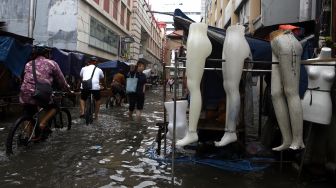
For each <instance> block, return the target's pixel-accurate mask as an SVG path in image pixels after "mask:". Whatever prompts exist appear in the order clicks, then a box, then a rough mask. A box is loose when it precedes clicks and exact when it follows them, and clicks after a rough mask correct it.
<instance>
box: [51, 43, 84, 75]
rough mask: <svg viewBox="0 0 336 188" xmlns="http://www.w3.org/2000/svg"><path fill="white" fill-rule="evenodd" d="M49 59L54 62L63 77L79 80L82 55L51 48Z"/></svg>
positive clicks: (82, 60)
mask: <svg viewBox="0 0 336 188" xmlns="http://www.w3.org/2000/svg"><path fill="white" fill-rule="evenodd" d="M51 59H52V60H54V61H56V63H57V64H58V66H59V67H60V69H61V71H62V73H63V74H64V75H65V76H69V75H70V76H74V77H76V78H79V77H80V76H79V73H80V70H81V68H82V67H83V66H84V61H85V58H84V55H83V54H80V53H76V52H65V51H63V50H60V49H57V48H53V49H52V51H51Z"/></svg>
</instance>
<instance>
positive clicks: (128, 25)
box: [126, 12, 131, 30]
mask: <svg viewBox="0 0 336 188" xmlns="http://www.w3.org/2000/svg"><path fill="white" fill-rule="evenodd" d="M130 20H131V13H130V12H127V18H126V29H127V30H130Z"/></svg>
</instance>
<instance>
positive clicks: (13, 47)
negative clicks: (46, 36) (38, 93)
mask: <svg viewBox="0 0 336 188" xmlns="http://www.w3.org/2000/svg"><path fill="white" fill-rule="evenodd" d="M31 52H32V46H31V45H30V44H21V43H20V42H17V41H16V40H15V39H14V38H12V37H7V36H0V63H2V64H4V65H5V66H6V67H7V68H8V69H9V70H10V71H11V72H12V73H13V74H14V75H16V76H18V77H20V76H21V74H22V71H23V69H24V66H25V64H26V63H27V61H28V58H29V57H30V55H31Z"/></svg>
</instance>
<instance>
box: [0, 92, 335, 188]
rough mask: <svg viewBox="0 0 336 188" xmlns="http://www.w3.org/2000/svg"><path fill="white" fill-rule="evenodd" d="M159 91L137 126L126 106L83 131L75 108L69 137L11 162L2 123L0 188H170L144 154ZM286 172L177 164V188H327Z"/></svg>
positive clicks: (156, 118)
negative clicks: (237, 170)
mask: <svg viewBox="0 0 336 188" xmlns="http://www.w3.org/2000/svg"><path fill="white" fill-rule="evenodd" d="M160 91H161V88H153V89H152V90H150V91H148V92H147V95H146V102H145V112H144V114H143V118H142V120H141V121H140V122H136V121H135V120H132V119H129V118H128V116H127V106H126V105H125V106H124V107H119V108H112V109H105V107H104V106H102V110H101V115H100V120H98V121H97V122H95V123H94V124H93V125H90V126H86V125H85V123H84V121H83V120H80V119H79V118H78V115H77V114H78V113H77V109H78V108H75V109H73V110H72V114H73V128H72V129H71V130H70V131H61V132H57V131H54V132H53V134H52V136H51V137H50V138H49V139H48V140H47V141H45V142H43V143H37V144H33V145H32V146H31V147H29V148H27V149H25V150H24V151H22V152H21V153H19V154H17V155H15V156H13V157H10V158H7V156H6V155H5V152H4V151H5V146H4V141H5V138H6V136H7V131H8V128H9V126H10V125H11V124H12V122H11V121H2V122H1V124H0V127H3V128H4V130H2V131H1V134H0V139H1V146H0V177H2V178H1V180H0V187H6V188H7V187H56V188H58V187H59V188H61V187H81V188H82V187H87V188H90V187H106V188H107V187H171V184H170V182H171V164H170V163H166V162H162V161H157V160H153V159H150V158H149V153H148V152H147V150H148V149H149V148H151V146H152V144H153V142H154V141H155V136H156V132H157V128H156V127H155V124H156V123H157V122H162V121H163V112H162V110H163V109H162V102H161V99H162V92H160ZM284 169H285V170H286V171H284V172H280V170H279V167H278V166H270V167H269V168H267V169H266V170H264V171H260V172H250V173H237V172H229V171H224V170H220V169H217V168H214V167H211V166H207V165H201V164H195V163H190V162H177V163H176V165H175V177H176V179H175V180H176V183H175V186H176V187H227V186H229V187H256V188H257V187H258V188H259V187H271V186H272V187H279V188H280V187H315V185H319V186H321V185H322V186H323V187H328V185H327V184H325V183H321V182H315V183H312V182H310V183H309V184H307V182H305V181H303V182H302V183H297V182H296V175H297V172H296V171H294V170H293V168H292V167H290V166H289V165H287V167H286V168H284ZM274 182H279V183H278V184H275V183H274ZM322 182H323V181H322ZM329 187H331V186H329Z"/></svg>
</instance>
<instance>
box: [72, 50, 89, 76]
mask: <svg viewBox="0 0 336 188" xmlns="http://www.w3.org/2000/svg"><path fill="white" fill-rule="evenodd" d="M70 62H71V63H70V75H72V76H74V77H75V78H80V76H79V73H80V71H81V69H82V67H83V66H84V63H85V57H84V55H83V54H80V53H75V52H71V53H70Z"/></svg>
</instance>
